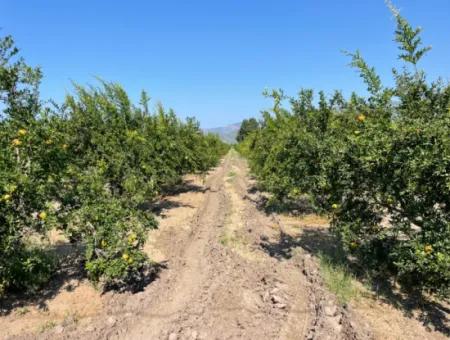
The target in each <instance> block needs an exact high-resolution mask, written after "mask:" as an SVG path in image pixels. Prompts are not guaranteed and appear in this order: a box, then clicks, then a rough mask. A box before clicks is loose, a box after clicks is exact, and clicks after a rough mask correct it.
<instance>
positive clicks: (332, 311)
mask: <svg viewBox="0 0 450 340" xmlns="http://www.w3.org/2000/svg"><path fill="white" fill-rule="evenodd" d="M324 312H325V315H326V316H335V315H336V313H337V307H336V306H326V307H325V308H324Z"/></svg>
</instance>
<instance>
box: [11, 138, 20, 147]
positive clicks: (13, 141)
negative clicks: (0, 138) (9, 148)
mask: <svg viewBox="0 0 450 340" xmlns="http://www.w3.org/2000/svg"><path fill="white" fill-rule="evenodd" d="M11 144H12V145H14V146H20V145H21V144H22V142H21V141H20V139H17V138H14V139H13V140H12V142H11Z"/></svg>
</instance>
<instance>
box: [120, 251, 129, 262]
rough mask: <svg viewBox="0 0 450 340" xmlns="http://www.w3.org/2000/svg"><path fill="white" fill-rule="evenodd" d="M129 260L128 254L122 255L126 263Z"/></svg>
mask: <svg viewBox="0 0 450 340" xmlns="http://www.w3.org/2000/svg"><path fill="white" fill-rule="evenodd" d="M129 258H130V256H129V255H128V254H127V253H125V254H123V255H122V259H124V260H125V261H128V259H129Z"/></svg>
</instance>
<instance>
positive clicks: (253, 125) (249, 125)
mask: <svg viewBox="0 0 450 340" xmlns="http://www.w3.org/2000/svg"><path fill="white" fill-rule="evenodd" d="M258 127H259V125H258V121H257V120H256V119H255V118H250V119H244V120H243V121H242V123H241V127H240V128H239V131H238V134H237V136H236V140H237V141H238V142H242V141H243V140H244V139H245V138H246V137H247V136H248V135H249V134H250V133H252V132H254V131H256V130H257V129H258Z"/></svg>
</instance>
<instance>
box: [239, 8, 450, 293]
mask: <svg viewBox="0 0 450 340" xmlns="http://www.w3.org/2000/svg"><path fill="white" fill-rule="evenodd" d="M391 9H392V11H393V13H394V15H395V18H396V23H397V28H396V31H395V41H396V42H397V43H398V46H399V49H400V55H399V59H400V60H402V61H403V62H405V65H404V67H403V68H402V69H401V70H396V69H394V70H393V76H394V80H395V86H394V87H386V86H384V85H383V84H382V81H381V79H380V77H379V76H378V75H377V74H376V71H375V69H374V68H372V67H369V66H368V65H367V63H366V62H365V60H364V59H363V58H362V56H361V54H360V53H359V52H356V53H349V56H350V57H351V60H352V61H351V65H352V66H353V67H355V68H356V69H357V70H358V71H359V74H360V75H361V78H362V79H363V80H364V82H365V83H366V85H367V90H368V93H369V95H368V96H366V97H361V96H358V95H357V94H356V93H353V94H352V95H351V97H350V98H349V99H348V100H347V99H345V98H344V97H343V96H342V94H341V93H340V92H335V93H334V94H333V95H332V96H331V97H327V96H326V95H325V94H324V93H323V92H319V97H318V100H316V99H315V98H314V96H313V91H312V90H301V91H300V93H299V96H298V98H287V97H286V96H285V95H284V94H283V92H282V91H273V92H272V93H270V94H269V95H270V96H271V97H272V98H273V100H274V106H273V109H272V111H271V112H264V113H263V118H262V120H261V122H260V126H259V127H258V128H256V130H255V131H254V132H252V133H250V134H248V136H247V138H245V139H244V141H243V142H241V144H240V145H239V148H240V150H241V151H242V152H243V153H244V154H246V155H247V156H248V158H249V160H250V165H251V168H252V170H253V172H254V173H255V174H256V176H257V178H258V179H259V181H260V183H261V184H262V185H263V187H264V188H265V189H266V190H268V191H270V192H272V193H273V194H274V199H276V200H278V201H283V200H296V199H299V198H300V197H302V198H307V199H308V200H309V201H310V203H311V205H312V206H313V207H314V208H315V209H316V210H317V211H320V212H328V213H329V214H330V216H331V217H332V229H333V230H334V231H335V232H336V233H337V235H339V237H340V239H341V240H342V242H343V245H344V247H345V249H346V250H347V251H348V252H349V253H351V254H353V255H354V257H356V258H357V259H359V261H360V263H361V264H362V265H363V266H362V267H363V268H367V270H368V272H369V273H370V274H377V275H381V274H383V275H386V274H388V275H392V276H393V277H396V278H398V280H399V281H401V282H402V283H403V285H404V287H415V288H421V289H426V290H429V291H431V292H436V293H439V294H442V295H448V294H449V287H450V86H449V85H448V84H447V83H444V82H443V81H441V80H438V81H435V82H428V81H427V79H426V76H425V73H424V72H423V71H422V70H420V69H419V68H418V62H419V60H420V59H421V58H422V56H423V55H424V54H425V53H426V52H427V51H428V50H429V48H428V47H423V46H422V44H421V39H420V29H419V28H413V27H411V26H410V24H409V23H408V22H407V21H406V20H405V19H404V18H403V17H402V16H401V15H400V14H399V13H398V11H397V10H396V9H395V8H393V7H392V8H391ZM285 99H289V102H290V110H288V109H285V108H284V107H283V105H282V104H283V100H285Z"/></svg>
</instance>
